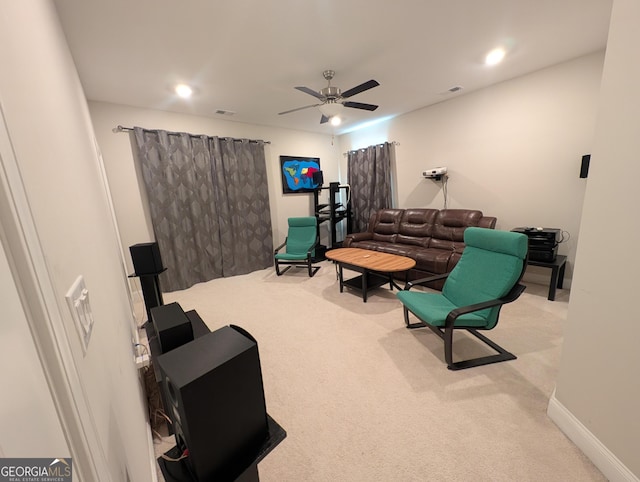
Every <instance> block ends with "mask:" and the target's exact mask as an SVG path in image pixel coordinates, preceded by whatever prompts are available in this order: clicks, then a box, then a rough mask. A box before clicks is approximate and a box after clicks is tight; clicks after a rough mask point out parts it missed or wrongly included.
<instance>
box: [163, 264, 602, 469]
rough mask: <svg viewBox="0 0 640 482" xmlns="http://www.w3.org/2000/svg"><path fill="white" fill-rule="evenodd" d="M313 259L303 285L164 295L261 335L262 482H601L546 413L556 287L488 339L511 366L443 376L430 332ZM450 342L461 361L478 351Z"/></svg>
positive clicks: (504, 319)
mask: <svg viewBox="0 0 640 482" xmlns="http://www.w3.org/2000/svg"><path fill="white" fill-rule="evenodd" d="M320 264H321V266H322V269H320V271H319V272H318V273H317V274H316V276H315V277H313V278H309V277H308V276H307V274H306V271H305V270H303V269H292V270H290V271H289V272H287V273H286V274H284V275H283V276H280V277H278V276H276V275H275V272H274V270H273V269H267V270H263V271H258V272H255V273H251V274H249V275H245V276H237V277H233V278H226V279H219V280H214V281H210V282H208V283H202V284H199V285H196V286H194V287H192V288H190V289H188V290H184V291H181V292H174V293H167V294H165V295H164V301H165V303H169V302H172V301H177V302H179V303H180V305H181V306H182V308H183V309H184V310H185V311H187V310H190V309H195V310H196V311H197V312H198V313H199V314H200V316H201V317H202V318H203V320H204V321H205V322H206V323H207V325H208V326H209V327H210V328H211V329H212V330H215V329H216V328H219V327H221V326H225V325H228V324H235V325H239V326H241V327H243V328H245V329H246V330H247V331H249V332H250V333H251V334H252V335H253V336H254V337H255V338H256V339H257V340H258V346H259V352H260V358H261V363H262V373H263V378H264V388H265V396H266V402H267V411H268V412H269V414H270V415H271V416H272V417H273V418H274V419H275V420H276V421H277V422H278V423H279V424H280V425H282V426H283V427H284V429H285V430H286V431H287V438H286V439H285V440H284V441H283V442H282V443H281V444H280V445H279V446H278V447H276V448H275V449H274V451H273V452H272V453H271V454H269V455H268V456H267V457H266V458H265V459H264V460H263V461H262V462H261V463H260V464H259V466H258V469H259V473H260V478H261V480H262V481H263V482H283V481H292V482H299V481H318V482H325V481H326V482H329V481H331V482H336V481H349V482H352V481H363V482H364V481H367V482H371V481H384V482H388V481H536V482H537V481H563V482H566V481H601V480H606V479H605V478H604V477H603V475H602V474H601V473H600V472H599V471H598V470H597V469H596V468H595V467H594V466H593V464H591V462H590V461H589V460H588V459H587V458H586V457H585V456H584V455H583V454H582V453H581V452H580V450H579V449H578V448H577V447H576V446H575V445H574V444H573V443H572V442H571V441H569V440H568V439H567V438H566V437H565V436H564V434H562V432H560V430H559V429H558V428H557V427H556V426H555V425H554V424H553V422H552V421H551V420H550V419H549V418H548V417H547V415H546V410H547V403H548V400H549V397H550V396H551V394H552V391H553V388H554V383H555V379H556V375H557V370H558V363H559V357H560V352H561V346H562V333H563V325H564V323H565V320H566V313H567V305H568V296H569V295H568V292H567V291H566V290H559V291H558V294H557V297H556V301H555V302H551V301H548V300H547V299H546V293H547V287H546V286H542V285H536V284H528V288H527V291H526V292H525V294H524V295H523V296H522V297H521V298H520V299H519V300H518V301H516V302H515V303H513V304H511V305H507V306H506V307H504V308H503V310H502V316H501V319H500V323H499V324H498V326H497V327H496V328H495V329H494V330H492V331H490V332H488V333H487V334H488V335H489V337H490V338H492V339H494V340H495V341H496V342H497V343H499V344H501V345H503V346H504V347H505V348H506V349H508V350H510V351H512V352H513V353H514V354H515V355H517V356H518V359H517V360H514V361H508V362H503V363H498V364H493V365H487V366H484V367H478V368H471V369H468V370H462V371H458V372H452V371H450V370H447V368H446V365H445V363H444V354H443V344H442V340H441V339H440V338H439V337H437V336H436V335H435V334H433V333H432V332H431V331H429V330H428V329H426V328H425V329H420V330H407V329H406V328H405V327H404V321H403V316H402V309H401V307H400V303H399V302H398V301H397V300H396V298H395V296H394V294H393V293H392V292H390V291H389V290H388V289H387V288H380V289H378V290H376V291H374V292H372V293H371V294H370V296H369V300H368V301H367V303H363V301H362V298H361V297H360V295H359V294H358V293H355V292H353V291H348V290H347V291H345V292H344V293H342V294H341V293H339V289H338V281H337V280H336V272H335V269H334V266H333V265H332V264H331V263H330V262H328V261H327V262H322V263H320ZM345 273H349V272H345ZM349 274H350V273H349ZM456 340H457V341H455V342H454V344H455V345H454V346H455V350H456V353H457V354H459V355H460V354H462V355H463V356H464V355H473V354H474V353H478V352H480V353H481V352H483V351H485V348H483V347H482V346H481V345H479V342H478V341H476V340H475V339H474V338H473V337H471V336H469V335H466V334H459V335H457V338H456ZM172 443H173V441H172V440H171V438H170V437H167V438H166V439H165V440H164V441H163V443H159V444H158V447H157V448H158V452H159V453H161V451H162V450H163V449H164V448H165V447H167V445H169V446H170V445H172Z"/></svg>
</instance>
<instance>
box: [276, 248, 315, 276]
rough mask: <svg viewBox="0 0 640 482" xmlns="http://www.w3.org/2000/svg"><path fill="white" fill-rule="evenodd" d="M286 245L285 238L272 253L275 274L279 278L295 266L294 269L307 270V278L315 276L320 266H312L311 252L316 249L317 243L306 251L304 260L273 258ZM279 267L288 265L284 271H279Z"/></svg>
mask: <svg viewBox="0 0 640 482" xmlns="http://www.w3.org/2000/svg"><path fill="white" fill-rule="evenodd" d="M286 245H287V238H285V240H284V243H282V244H281V245H280V246H278V247H277V248H276V249H275V250H274V251H273V255H274V261H275V265H276V274H277V275H278V276H281V275H282V274H283V273H286V272H287V271H289V269H290V268H291V266H295V267H296V268H307V270H308V273H309V277H310V278H311V277H313V275H315V274H316V272H317V271H318V270H319V269H320V266H313V252H314V250H315V249H316V248H317V247H318V245H319V241H318V240H316V242H315V243H314V244H313V245H312V246H311V247H310V248H309V250H308V251H307V257H306V258H305V259H304V260H300V259H297V260H281V259H278V258H275V255H276V254H278V251H280V250H281V249H282V248H284V247H285V246H286ZM280 265H289V266H287V267H286V268H285V269H283V270H282V271H280Z"/></svg>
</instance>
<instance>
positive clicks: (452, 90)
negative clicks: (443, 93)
mask: <svg viewBox="0 0 640 482" xmlns="http://www.w3.org/2000/svg"><path fill="white" fill-rule="evenodd" d="M461 90H462V86H460V85H454V86H453V87H451V88H450V89H449V90H448V91H449V92H459V91H461Z"/></svg>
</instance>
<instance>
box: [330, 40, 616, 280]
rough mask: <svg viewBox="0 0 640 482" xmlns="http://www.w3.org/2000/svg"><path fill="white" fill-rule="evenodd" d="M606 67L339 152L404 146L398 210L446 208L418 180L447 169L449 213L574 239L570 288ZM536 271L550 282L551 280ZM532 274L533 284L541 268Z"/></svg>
mask: <svg viewBox="0 0 640 482" xmlns="http://www.w3.org/2000/svg"><path fill="white" fill-rule="evenodd" d="M603 57H604V54H603V53H602V52H600V53H594V54H591V55H588V56H585V57H581V58H579V59H576V60H573V61H570V62H566V63H562V64H559V65H556V66H553V67H549V68H546V69H544V70H540V71H538V72H534V73H532V74H529V75H526V76H523V77H519V78H516V79H513V80H510V81H507V82H503V83H501V84H497V85H494V86H492V87H488V88H485V89H483V90H479V91H476V92H471V93H468V94H464V95H460V96H458V97H455V98H451V99H450V100H448V101H445V102H441V103H439V104H436V105H434V106H430V107H426V108H424V109H420V110H417V111H414V112H411V113H409V114H405V115H403V116H399V117H396V118H394V119H391V120H388V121H386V122H384V123H381V124H378V125H374V126H372V127H369V128H367V129H362V130H359V131H355V132H352V133H350V134H347V135H344V136H341V138H340V145H341V150H342V151H347V150H350V149H355V148H360V147H365V146H367V145H371V144H375V143H379V142H384V141H387V140H388V141H396V142H399V145H398V146H396V148H395V149H396V165H397V199H398V207H401V208H405V207H432V208H438V209H440V208H443V207H444V198H443V191H442V187H441V186H442V185H441V184H440V183H438V182H435V181H432V180H425V179H423V178H422V177H421V173H422V171H423V170H425V169H427V168H430V167H436V166H447V168H448V170H449V182H448V193H449V196H448V207H450V208H470V209H480V210H482V211H483V212H484V213H485V214H486V215H489V216H496V217H497V218H498V223H497V228H498V229H505V230H509V229H512V228H514V227H518V226H545V227H553V228H560V229H562V230H564V231H567V232H568V233H570V235H571V238H570V240H569V241H568V242H566V243H564V244H562V245H561V246H560V248H559V253H560V254H565V255H568V259H569V265H568V268H567V273H566V275H567V277H568V278H570V277H571V272H572V267H573V264H574V258H575V246H576V241H577V238H578V231H579V224H580V214H581V210H582V202H583V198H584V191H585V187H586V184H587V179H580V178H579V171H580V161H581V158H582V155H583V154H588V153H590V152H591V149H592V139H593V129H594V125H595V116H596V110H597V99H598V91H599V87H600V77H601V73H602V62H603ZM342 169H345V170H346V163H345V165H344V166H343V167H342ZM539 270H540V271H537V272H538V273H540V277H539V279H540V280H541V281H542V282H545V283H546V282H548V278H549V271H548V270H543V269H539ZM527 274H528V275H530V278H532V279H535V275H536V268H532V267H530V268H529V269H528V270H527ZM569 286H570V283H567V287H569Z"/></svg>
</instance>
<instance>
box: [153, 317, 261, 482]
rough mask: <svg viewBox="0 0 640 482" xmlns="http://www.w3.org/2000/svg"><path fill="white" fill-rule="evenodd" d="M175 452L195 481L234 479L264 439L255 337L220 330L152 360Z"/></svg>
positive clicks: (239, 331) (248, 464)
mask: <svg viewBox="0 0 640 482" xmlns="http://www.w3.org/2000/svg"><path fill="white" fill-rule="evenodd" d="M157 364H158V366H159V369H160V372H161V377H162V379H163V381H164V384H163V385H164V387H163V389H164V390H165V391H166V399H167V400H168V406H167V407H165V408H166V410H167V414H168V415H169V417H170V418H171V420H172V422H173V424H172V426H173V429H174V432H175V438H176V446H177V448H178V451H179V453H181V454H185V455H186V458H185V459H184V461H185V462H186V465H187V467H188V468H189V469H190V471H191V472H192V474H193V477H194V480H201V481H210V480H221V481H226V480H229V481H231V480H236V478H237V477H238V476H239V475H241V474H242V473H243V472H244V471H245V469H247V467H251V466H252V465H255V461H256V457H257V456H258V455H259V453H260V450H261V447H262V445H263V444H264V442H265V441H266V440H267V437H268V421H267V412H266V406H265V399H264V388H263V383H262V372H261V368H260V358H259V354H258V344H257V343H256V341H255V339H253V337H252V336H251V335H250V334H249V333H247V332H246V331H244V330H243V329H242V328H239V327H237V326H233V325H231V326H225V327H223V328H220V329H218V330H215V331H213V332H211V333H208V334H205V335H203V336H201V337H199V338H196V339H195V340H193V341H192V342H190V343H187V344H186V345H182V346H181V347H178V348H176V349H174V350H172V351H170V352H168V353H165V354H162V355H160V356H159V357H158V358H157Z"/></svg>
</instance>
